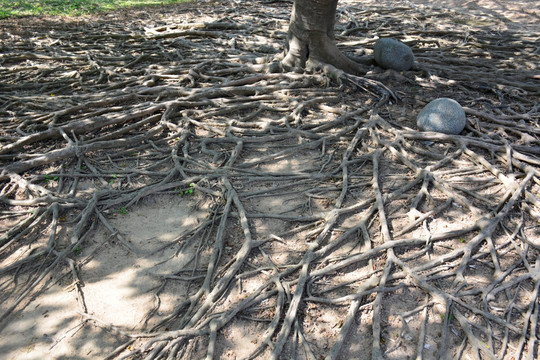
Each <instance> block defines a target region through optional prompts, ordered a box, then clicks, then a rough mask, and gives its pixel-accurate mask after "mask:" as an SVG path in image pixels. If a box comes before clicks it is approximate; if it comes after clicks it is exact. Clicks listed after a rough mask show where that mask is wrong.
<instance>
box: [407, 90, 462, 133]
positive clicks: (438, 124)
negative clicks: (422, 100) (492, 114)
mask: <svg viewBox="0 0 540 360" xmlns="http://www.w3.org/2000/svg"><path fill="white" fill-rule="evenodd" d="M466 123H467V118H466V116H465V111H464V110H463V108H462V107H461V105H459V103H458V102H457V101H455V100H453V99H448V98H439V99H436V100H433V101H432V102H430V103H429V104H427V105H426V106H425V107H424V108H423V109H422V111H420V113H419V114H418V117H417V118H416V125H417V126H418V129H419V130H421V131H436V132H440V133H443V134H451V135H457V134H459V133H460V132H462V131H463V129H464V128H465V124H466Z"/></svg>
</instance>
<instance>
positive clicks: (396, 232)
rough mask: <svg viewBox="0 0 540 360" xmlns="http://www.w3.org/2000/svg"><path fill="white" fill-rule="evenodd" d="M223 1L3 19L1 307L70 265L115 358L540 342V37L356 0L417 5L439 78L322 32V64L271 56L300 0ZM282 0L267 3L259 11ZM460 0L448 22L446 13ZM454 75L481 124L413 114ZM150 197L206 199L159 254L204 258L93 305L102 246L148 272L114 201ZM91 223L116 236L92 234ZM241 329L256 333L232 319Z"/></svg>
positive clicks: (465, 348)
mask: <svg viewBox="0 0 540 360" xmlns="http://www.w3.org/2000/svg"><path fill="white" fill-rule="evenodd" d="M242 6H245V5H242ZM191 11H192V12H191ZM212 11H215V12H216V17H218V15H219V16H221V15H222V14H224V13H226V12H227V14H228V16H227V22H217V23H216V22H213V23H205V21H206V20H208V19H200V21H199V19H198V16H201V15H200V14H198V12H197V11H196V10H195V9H189V8H188V10H185V12H180V13H174V12H173V13H171V14H164V15H163V14H160V15H163V16H165V17H166V20H167V21H165V23H166V24H167V25H163V24H160V23H158V20H156V22H155V23H147V22H143V21H142V20H139V21H140V23H137V22H136V21H133V22H132V23H131V27H129V28H123V24H119V23H118V22H117V21H104V22H103V23H99V24H96V23H95V22H92V21H90V22H88V23H85V24H82V25H81V24H78V25H77V26H70V25H69V24H68V25H67V26H66V24H65V23H64V20H62V21H59V22H54V23H52V24H43V25H42V26H40V25H39V24H31V26H30V27H28V28H25V29H27V31H31V32H32V34H33V36H35V37H36V38H37V39H38V40H39V43H40V44H41V47H40V48H32V51H30V50H29V49H28V43H27V41H26V40H25V39H26V38H27V37H28V34H26V35H25V34H20V33H19V31H22V30H21V29H23V28H22V27H20V26H17V24H13V25H12V26H11V25H10V24H9V23H7V25H6V27H5V30H4V31H6V32H10V34H12V35H13V36H10V37H9V39H8V38H7V37H6V38H5V39H6V41H10V43H9V45H10V46H9V49H11V50H10V51H11V53H9V54H8V55H9V56H2V57H1V59H2V61H3V63H2V66H3V67H2V68H1V69H0V75H1V76H2V78H3V79H5V80H4V82H5V84H6V85H5V87H3V88H1V89H0V99H1V100H2V107H1V112H0V121H1V122H2V128H1V131H2V134H1V137H0V141H1V147H0V160H1V161H2V173H1V181H2V183H1V192H0V201H1V203H2V209H1V211H2V213H1V215H2V218H1V219H0V221H2V225H5V226H1V228H2V229H5V230H4V232H2V233H1V234H0V261H1V263H0V264H1V265H0V275H1V280H2V282H1V283H0V286H1V287H0V290H1V291H0V304H2V305H1V306H2V308H1V309H2V313H1V314H0V320H1V321H2V326H5V324H6V323H9V322H10V321H16V320H17V319H18V314H19V313H23V312H24V311H25V309H26V308H24V307H25V306H26V305H28V303H29V302H31V301H32V299H34V298H38V299H39V296H40V294H42V293H43V292H44V291H46V290H47V289H48V288H49V287H50V286H51V284H53V283H57V282H61V281H66V279H70V282H69V283H68V284H64V283H62V284H63V285H64V286H63V287H62V289H63V290H62V291H65V292H66V293H68V294H70V295H71V296H73V301H74V303H75V305H74V309H72V310H73V314H77V315H76V316H81V322H80V326H82V327H94V326H100V327H102V328H104V329H106V331H107V332H108V333H109V336H110V338H111V339H112V340H111V339H109V340H110V343H111V344H114V346H118V348H117V349H116V350H114V347H112V348H110V349H108V350H110V354H108V357H109V358H114V357H117V358H122V357H124V358H137V357H141V356H144V357H145V358H147V359H161V358H167V357H170V358H174V357H182V358H203V357H204V356H207V357H208V358H212V357H214V358H216V357H217V356H218V355H216V354H220V355H219V356H221V357H223V358H226V357H227V356H230V357H231V358H232V357H233V356H235V355H236V353H238V352H239V351H240V350H242V349H247V350H246V353H245V354H244V356H245V357H246V358H279V357H280V356H282V357H288V358H289V357H290V358H295V357H296V358H302V357H310V356H313V357H315V358H319V357H327V358H329V359H335V358H337V357H339V356H341V357H344V358H361V357H362V356H364V357H368V358H371V357H372V355H373V357H374V358H377V357H383V356H386V357H390V356H395V357H396V358H406V357H413V356H416V355H417V354H422V355H423V356H424V357H425V358H436V357H437V356H438V355H440V354H449V353H450V354H452V356H454V355H455V356H456V357H459V356H462V355H467V356H471V357H472V358H473V357H474V356H475V355H476V356H477V358H481V357H489V358H493V357H496V358H510V357H512V356H513V357H515V358H516V359H519V358H527V357H530V358H533V357H534V356H535V354H536V353H535V351H536V349H537V336H536V334H537V328H538V312H539V311H540V309H539V304H538V301H537V299H538V292H539V284H540V275H539V269H540V260H539V256H540V251H539V245H538V231H537V229H538V228H537V226H538V221H539V219H540V215H539V212H540V201H539V199H538V193H540V191H539V185H538V184H539V172H538V171H539V170H538V169H539V165H540V164H539V162H538V156H539V153H538V146H537V145H538V135H539V133H540V131H539V130H538V121H539V119H540V114H539V112H538V104H537V101H538V97H537V95H538V93H539V86H538V83H537V82H534V81H533V78H532V76H531V74H532V73H531V74H529V73H527V72H526V71H525V70H526V67H527V66H529V65H528V64H537V63H538V60H539V59H538V56H539V55H538V54H537V52H536V48H534V47H533V46H532V45H534V36H533V35H528V34H524V33H513V34H507V37H500V36H498V37H496V38H495V37H494V35H493V33H492V31H491V30H492V29H491V28H492V27H491V26H490V27H487V28H483V27H476V28H474V31H472V30H471V28H470V27H469V26H468V25H466V24H468V23H470V21H469V20H470V19H469V18H468V17H467V16H466V15H463V14H461V15H457V14H454V13H447V12H445V11H442V10H433V9H425V11H424V12H426V14H428V15H430V16H428V15H426V17H425V18H424V20H423V21H419V20H418V12H417V11H416V10H415V9H408V8H404V9H400V10H399V9H398V10H394V11H390V10H388V9H386V10H385V9H380V8H372V9H370V10H368V11H366V10H360V9H358V8H356V7H354V5H352V3H351V4H348V5H347V13H349V14H351V16H353V17H355V16H356V17H358V18H359V17H360V16H362V17H364V18H365V17H367V18H368V20H369V21H368V22H367V23H368V24H369V26H370V28H369V29H368V30H370V31H371V30H373V31H375V29H379V30H378V31H380V29H381V28H382V25H383V24H384V26H386V27H388V30H387V31H388V32H389V33H392V31H393V29H398V28H400V29H401V28H402V26H403V24H404V23H406V24H408V26H410V27H411V29H415V30H416V32H414V31H413V30H411V33H413V34H416V35H411V36H413V37H415V39H416V41H417V42H418V44H423V45H422V46H419V47H418V48H415V53H416V54H415V55H417V58H418V59H419V61H421V62H424V63H425V64H426V66H427V67H428V69H429V70H430V72H431V73H432V74H433V76H432V77H428V78H422V77H417V76H416V75H417V74H416V73H415V72H410V73H404V74H403V75H401V76H402V77H403V78H405V79H406V80H407V82H402V81H398V80H399V79H398V80H397V81H393V80H392V79H390V78H389V80H388V81H389V83H388V84H386V85H385V86H384V87H383V86H381V85H379V84H377V83H370V81H371V80H369V79H365V78H360V77H357V76H354V75H351V74H347V73H346V72H339V69H338V68H342V67H341V66H338V64H337V63H335V64H333V63H332V61H330V60H331V59H329V58H328V52H329V51H330V50H332V51H334V50H335V49H334V48H333V46H334V45H332V44H331V43H329V42H328V41H327V40H321V41H323V46H322V47H321V46H320V47H318V48H320V49H323V51H322V52H321V53H318V54H315V55H314V56H313V59H314V60H320V61H321V63H327V64H326V65H324V66H322V67H323V68H324V70H325V72H322V73H321V72H312V73H258V72H257V71H256V70H257V69H258V67H257V65H253V64H258V63H259V62H260V59H261V58H264V57H265V56H266V55H267V54H268V51H270V50H269V48H268V47H269V46H270V47H271V48H272V49H273V51H274V53H277V52H278V51H279V50H280V46H281V44H282V43H283V42H284V41H285V40H286V39H285V37H286V33H285V31H284V29H286V28H287V25H288V20H289V11H290V9H289V8H288V7H286V6H284V5H283V4H280V3H272V4H267V3H266V2H260V3H257V4H256V5H254V6H250V7H247V8H244V7H238V8H235V9H231V8H228V7H223V6H221V5H219V6H217V7H216V6H214V7H213V8H210V7H208V8H204V11H203V13H204V14H207V15H208V14H211V13H212ZM220 14H221V15H220ZM269 14H272V15H271V16H272V17H271V20H272V21H271V22H270V24H273V25H268V26H267V27H265V28H258V27H252V26H251V24H252V23H253V19H254V18H255V19H261V20H260V21H261V22H262V21H263V20H262V19H268V16H269ZM139 15H141V14H139ZM154 15H156V17H155V18H156V19H160V16H157V14H154ZM449 17H450V18H452V19H454V20H455V21H454V22H453V26H452V27H451V29H452V30H449V28H448V27H447V26H445V24H440V25H438V24H437V23H433V22H432V20H431V19H448V18H449ZM134 18H135V19H142V18H143V17H142V15H141V16H135V17H134ZM144 19H146V18H144ZM145 21H146V20H145ZM428 21H429V23H428ZM441 21H442V20H441ZM486 21H487V20H486ZM492 21H495V20H492ZM459 24H462V25H459ZM33 26H36V28H34V27H33ZM272 26H273V28H272ZM429 26H435V27H437V28H436V29H433V30H431V31H427V30H426V28H427V27H429ZM438 26H440V27H438ZM460 26H462V27H460ZM51 27H52V28H53V29H54V30H55V31H52V32H44V31H42V30H43V28H48V29H50V28H51ZM81 29H84V31H82V30H81ZM224 29H227V30H226V31H225V30H224ZM337 29H338V31H339V30H341V31H345V29H340V24H339V23H338V26H337ZM362 29H363V28H362ZM353 30H354V28H351V27H348V28H347V32H348V34H354V31H353ZM465 30H466V31H467V32H468V33H471V31H472V33H471V34H472V35H474V36H472V35H471V37H470V42H467V43H464V42H463V33H464V31H465ZM362 31H364V30H362ZM276 34H277V35H276ZM23 35H25V36H23ZM381 35H385V34H384V33H383V34H381ZM386 35H388V34H386ZM510 35H512V36H510ZM534 35H535V34H534ZM276 36H277V38H276ZM516 38H519V40H520V41H519V44H520V49H519V50H520V56H519V57H515V56H514V55H513V53H514V52H516V49H515V48H514V47H515V46H516ZM353 39H354V38H353ZM232 40H234V41H232ZM523 44H524V45H525V48H523V47H522V46H523ZM58 46H60V48H59V47H58ZM225 48H226V50H227V51H224V49H225ZM59 49H61V50H62V51H61V52H59ZM324 49H328V51H327V50H324ZM478 49H489V54H490V56H489V57H483V58H479V57H478V56H477V55H478V54H477V51H479V50H478ZM482 51H484V50H482ZM486 51H487V50H486ZM216 54H221V55H219V56H218V55H216ZM511 56H514V58H513V59H512V61H511V62H510V61H506V60H504V59H509V58H510V57H511ZM308 58H309V56H308V57H307V58H306V61H307V59H308ZM289 59H293V60H290V61H291V66H296V63H295V61H296V60H294V58H293V57H290V58H289ZM501 59H503V60H501ZM286 61H287V62H289V60H286ZM329 64H333V65H332V66H330V65H329ZM449 64H451V66H449ZM516 67H517V69H516ZM342 69H343V68H342ZM332 74H333V75H332ZM336 74H338V75H339V76H336ZM338 79H341V83H340V82H339V81H338ZM479 79H481V81H480V80H479ZM365 89H367V90H370V91H364V90H365ZM390 89H392V90H390ZM442 96H445V97H453V98H455V99H456V100H458V101H459V102H460V103H461V104H462V105H465V110H466V112H467V115H468V120H469V123H468V127H467V128H466V129H465V132H464V133H463V134H461V135H459V136H450V135H442V134H436V133H420V132H418V131H415V130H414V127H415V123H414V122H415V115H416V114H417V113H418V111H419V110H420V109H421V108H422V106H423V105H424V104H425V103H427V102H428V101H429V100H431V99H432V98H435V97H442ZM397 98H399V99H400V101H399V102H396V99H397ZM189 189H192V190H193V191H192V192H191V193H190V192H189ZM186 191H187V193H186ZM180 193H182V195H183V196H182V197H180V196H179V194H180ZM155 198H161V199H167V200H168V201H170V202H172V203H173V204H177V206H178V207H182V206H186V204H191V205H192V206H194V207H196V206H203V205H207V213H208V216H207V217H206V218H204V219H201V220H200V221H195V222H193V223H195V224H196V225H195V226H194V227H193V228H192V229H191V230H190V231H189V232H188V233H178V234H174V235H175V236H174V237H173V238H174V240H171V243H170V246H171V248H169V247H166V248H164V249H165V250H164V249H161V250H160V251H165V252H166V251H171V253H167V255H168V257H167V259H164V260H163V261H164V262H166V261H169V258H171V259H173V258H174V259H177V258H181V257H189V256H192V257H191V258H189V261H187V262H186V263H185V265H184V266H180V267H176V268H171V269H170V270H169V273H167V274H165V275H159V276H154V277H153V281H156V283H157V285H156V287H155V288H153V289H152V290H151V291H152V293H153V296H154V300H155V303H154V306H153V308H150V309H147V310H148V312H147V313H146V316H143V317H142V318H141V319H140V322H138V323H137V324H133V328H134V329H135V330H132V329H129V330H126V329H125V328H121V327H119V326H117V324H114V323H113V324H110V323H106V322H105V321H103V319H102V318H101V317H100V315H101V314H100V312H99V309H98V308H92V307H91V306H88V303H87V301H86V300H85V299H86V297H87V296H89V295H90V291H91V289H90V288H89V287H84V286H83V285H84V284H85V281H89V275H88V274H89V273H90V272H91V271H92V269H96V268H99V266H100V263H99V261H98V259H97V258H98V257H99V256H100V255H103V254H104V253H105V252H107V251H111V252H112V251H118V252H121V253H122V254H123V255H122V256H124V257H125V258H127V259H131V260H132V263H130V265H129V268H130V270H133V271H141V273H142V270H140V269H139V267H138V266H140V264H141V263H145V261H146V262H148V259H149V258H150V257H152V256H155V252H152V253H150V252H148V251H145V250H144V246H143V245H144V243H145V242H148V241H151V240H152V239H138V240H139V243H137V242H136V241H135V240H136V239H133V238H129V237H128V236H126V235H125V234H126V233H127V232H128V231H129V229H125V228H122V226H123V225H122V219H125V217H124V218H123V216H127V215H129V214H134V215H133V216H134V217H136V216H137V215H136V214H135V213H136V212H137V210H138V209H141V208H142V207H144V206H145V204H146V202H149V201H150V200H152V199H155ZM160 220H161V221H162V220H163V219H156V220H155V221H156V222H158V221H160ZM183 220H184V219H175V221H178V222H182V221H183ZM97 231H101V232H104V233H106V234H107V235H108V236H106V237H104V239H103V242H102V243H98V244H96V243H94V241H95V239H97V237H96V236H95V234H96V232H97ZM156 235H162V234H156ZM141 244H143V245H141ZM168 245H169V244H168ZM171 249H173V250H171ZM190 249H192V250H193V249H194V250H193V251H192V252H190V251H191V250H190ZM188 250H189V251H188ZM100 269H101V270H102V271H103V272H104V273H106V274H107V276H108V277H114V276H121V275H122V274H121V273H115V272H112V271H110V272H107V269H103V268H100ZM137 269H139V270H137ZM144 270H148V271H150V270H151V269H144ZM126 286H127V287H132V289H133V291H134V293H135V294H136V295H141V294H138V293H137V292H136V290H137V289H139V287H138V286H137V284H130V283H126ZM72 290H74V291H72ZM171 294H173V295H174V296H171ZM136 295H134V296H136ZM171 298H173V299H174V301H173V302H167V301H169V300H170V299H171ZM166 306H169V307H168V308H167V307H166ZM70 310H71V309H70ZM66 311H67V310H66ZM160 313H161V314H160ZM238 328H241V329H249V331H246V332H245V334H243V336H236V337H235V335H234V334H235V332H234V331H233V330H235V329H236V330H237V329H238ZM81 333H82V332H78V333H77V335H76V336H80V334H81ZM250 333H253V334H256V335H255V336H254V337H253V338H250V340H249V341H247V340H246V338H247V336H248V335H249V334H250ZM42 335H43V334H40V335H39V336H42ZM74 336H75V335H74ZM64 341H67V340H64ZM351 344H353V345H354V346H353V345H351ZM358 344H360V346H356V345H358ZM236 345H237V347H235V346H236ZM49 347H50V345H47V348H46V349H45V351H49V350H47V349H49ZM358 347H359V348H361V349H362V350H361V352H358V351H356V350H355V349H357V348H358ZM106 355H107V354H103V356H106Z"/></svg>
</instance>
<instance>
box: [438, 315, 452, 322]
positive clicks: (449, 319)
mask: <svg viewBox="0 0 540 360" xmlns="http://www.w3.org/2000/svg"><path fill="white" fill-rule="evenodd" d="M445 318H446V314H441V320H444V319H445ZM452 321H454V315H452V314H450V316H449V317H448V322H452Z"/></svg>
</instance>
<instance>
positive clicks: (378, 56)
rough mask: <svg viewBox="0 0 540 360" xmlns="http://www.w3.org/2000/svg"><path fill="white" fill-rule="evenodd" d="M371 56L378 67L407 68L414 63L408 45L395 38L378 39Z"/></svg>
mask: <svg viewBox="0 0 540 360" xmlns="http://www.w3.org/2000/svg"><path fill="white" fill-rule="evenodd" d="M373 56H374V57H375V61H376V62H377V64H379V66H380V67H382V68H385V69H394V70H398V71H404V70H409V69H410V68H412V66H413V65H414V55H413V52H412V50H411V48H410V47H408V46H407V45H405V44H404V43H402V42H399V41H397V40H396V39H390V38H386V39H379V40H377V42H376V43H375V47H374V48H373Z"/></svg>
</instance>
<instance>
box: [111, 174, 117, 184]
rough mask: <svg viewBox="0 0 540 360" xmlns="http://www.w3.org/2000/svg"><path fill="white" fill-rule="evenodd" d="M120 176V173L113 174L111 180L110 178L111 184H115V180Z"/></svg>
mask: <svg viewBox="0 0 540 360" xmlns="http://www.w3.org/2000/svg"><path fill="white" fill-rule="evenodd" d="M117 177H118V175H116V174H114V175H113V178H112V179H111V180H109V184H111V185H113V184H114V180H116V178H117Z"/></svg>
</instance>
